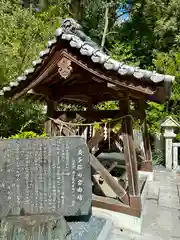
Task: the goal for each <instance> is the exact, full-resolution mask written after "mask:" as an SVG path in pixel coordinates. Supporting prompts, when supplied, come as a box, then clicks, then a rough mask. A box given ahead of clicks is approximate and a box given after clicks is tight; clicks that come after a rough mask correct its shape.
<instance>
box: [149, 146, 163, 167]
mask: <svg viewBox="0 0 180 240" xmlns="http://www.w3.org/2000/svg"><path fill="white" fill-rule="evenodd" d="M152 159H153V165H164V150H163V149H161V150H160V149H154V150H153V151H152Z"/></svg>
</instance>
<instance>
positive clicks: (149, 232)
mask: <svg viewBox="0 0 180 240" xmlns="http://www.w3.org/2000/svg"><path fill="white" fill-rule="evenodd" d="M154 179H155V181H154V182H149V183H148V184H149V185H148V193H147V197H146V201H145V206H144V210H143V223H142V234H135V233H131V232H128V231H123V232H121V231H118V230H114V231H113V233H112V237H111V240H120V239H122V240H151V239H152V240H180V203H179V189H180V188H179V187H180V184H179V183H180V178H179V176H177V175H176V174H175V172H170V171H168V170H166V169H165V168H164V167H162V166H156V167H155V168H154Z"/></svg>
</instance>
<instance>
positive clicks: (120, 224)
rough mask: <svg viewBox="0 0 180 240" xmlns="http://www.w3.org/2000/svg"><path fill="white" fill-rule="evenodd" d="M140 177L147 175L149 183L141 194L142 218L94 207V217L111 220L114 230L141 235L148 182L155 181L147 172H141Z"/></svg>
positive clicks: (151, 174) (146, 183)
mask: <svg viewBox="0 0 180 240" xmlns="http://www.w3.org/2000/svg"><path fill="white" fill-rule="evenodd" d="M139 175H146V176H147V181H146V182H145V185H144V187H143V190H142V192H141V197H140V198H141V209H142V212H141V216H140V217H135V216H131V215H128V214H124V213H120V212H114V211H111V210H107V209H103V208H97V207H92V212H93V215H94V216H97V217H103V218H105V219H110V220H111V221H112V222H113V225H114V228H116V229H119V230H121V229H122V230H123V229H126V230H129V231H131V232H135V233H138V234H140V233H141V227H142V220H143V219H142V218H143V209H144V204H145V199H146V195H147V191H148V181H152V179H153V173H147V172H145V173H144V172H139Z"/></svg>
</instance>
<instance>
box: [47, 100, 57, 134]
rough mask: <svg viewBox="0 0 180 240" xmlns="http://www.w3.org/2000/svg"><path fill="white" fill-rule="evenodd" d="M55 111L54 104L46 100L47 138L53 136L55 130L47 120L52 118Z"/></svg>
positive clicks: (50, 121)
mask: <svg viewBox="0 0 180 240" xmlns="http://www.w3.org/2000/svg"><path fill="white" fill-rule="evenodd" d="M55 111H56V102H54V101H51V100H47V112H46V121H45V126H44V129H45V133H46V134H47V135H49V136H54V135H55V129H54V127H53V123H52V120H50V119H49V118H54V116H55Z"/></svg>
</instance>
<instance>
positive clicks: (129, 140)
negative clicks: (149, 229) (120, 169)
mask: <svg viewBox="0 0 180 240" xmlns="http://www.w3.org/2000/svg"><path fill="white" fill-rule="evenodd" d="M121 106H123V109H124V115H127V114H128V113H129V112H130V103H129V101H122V102H121ZM122 135H123V143H124V154H125V163H126V171H127V176H128V189H129V194H130V195H131V196H139V188H138V172H137V159H136V151H135V147H134V142H133V129H132V119H131V117H126V118H124V119H123V122H122Z"/></svg>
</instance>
